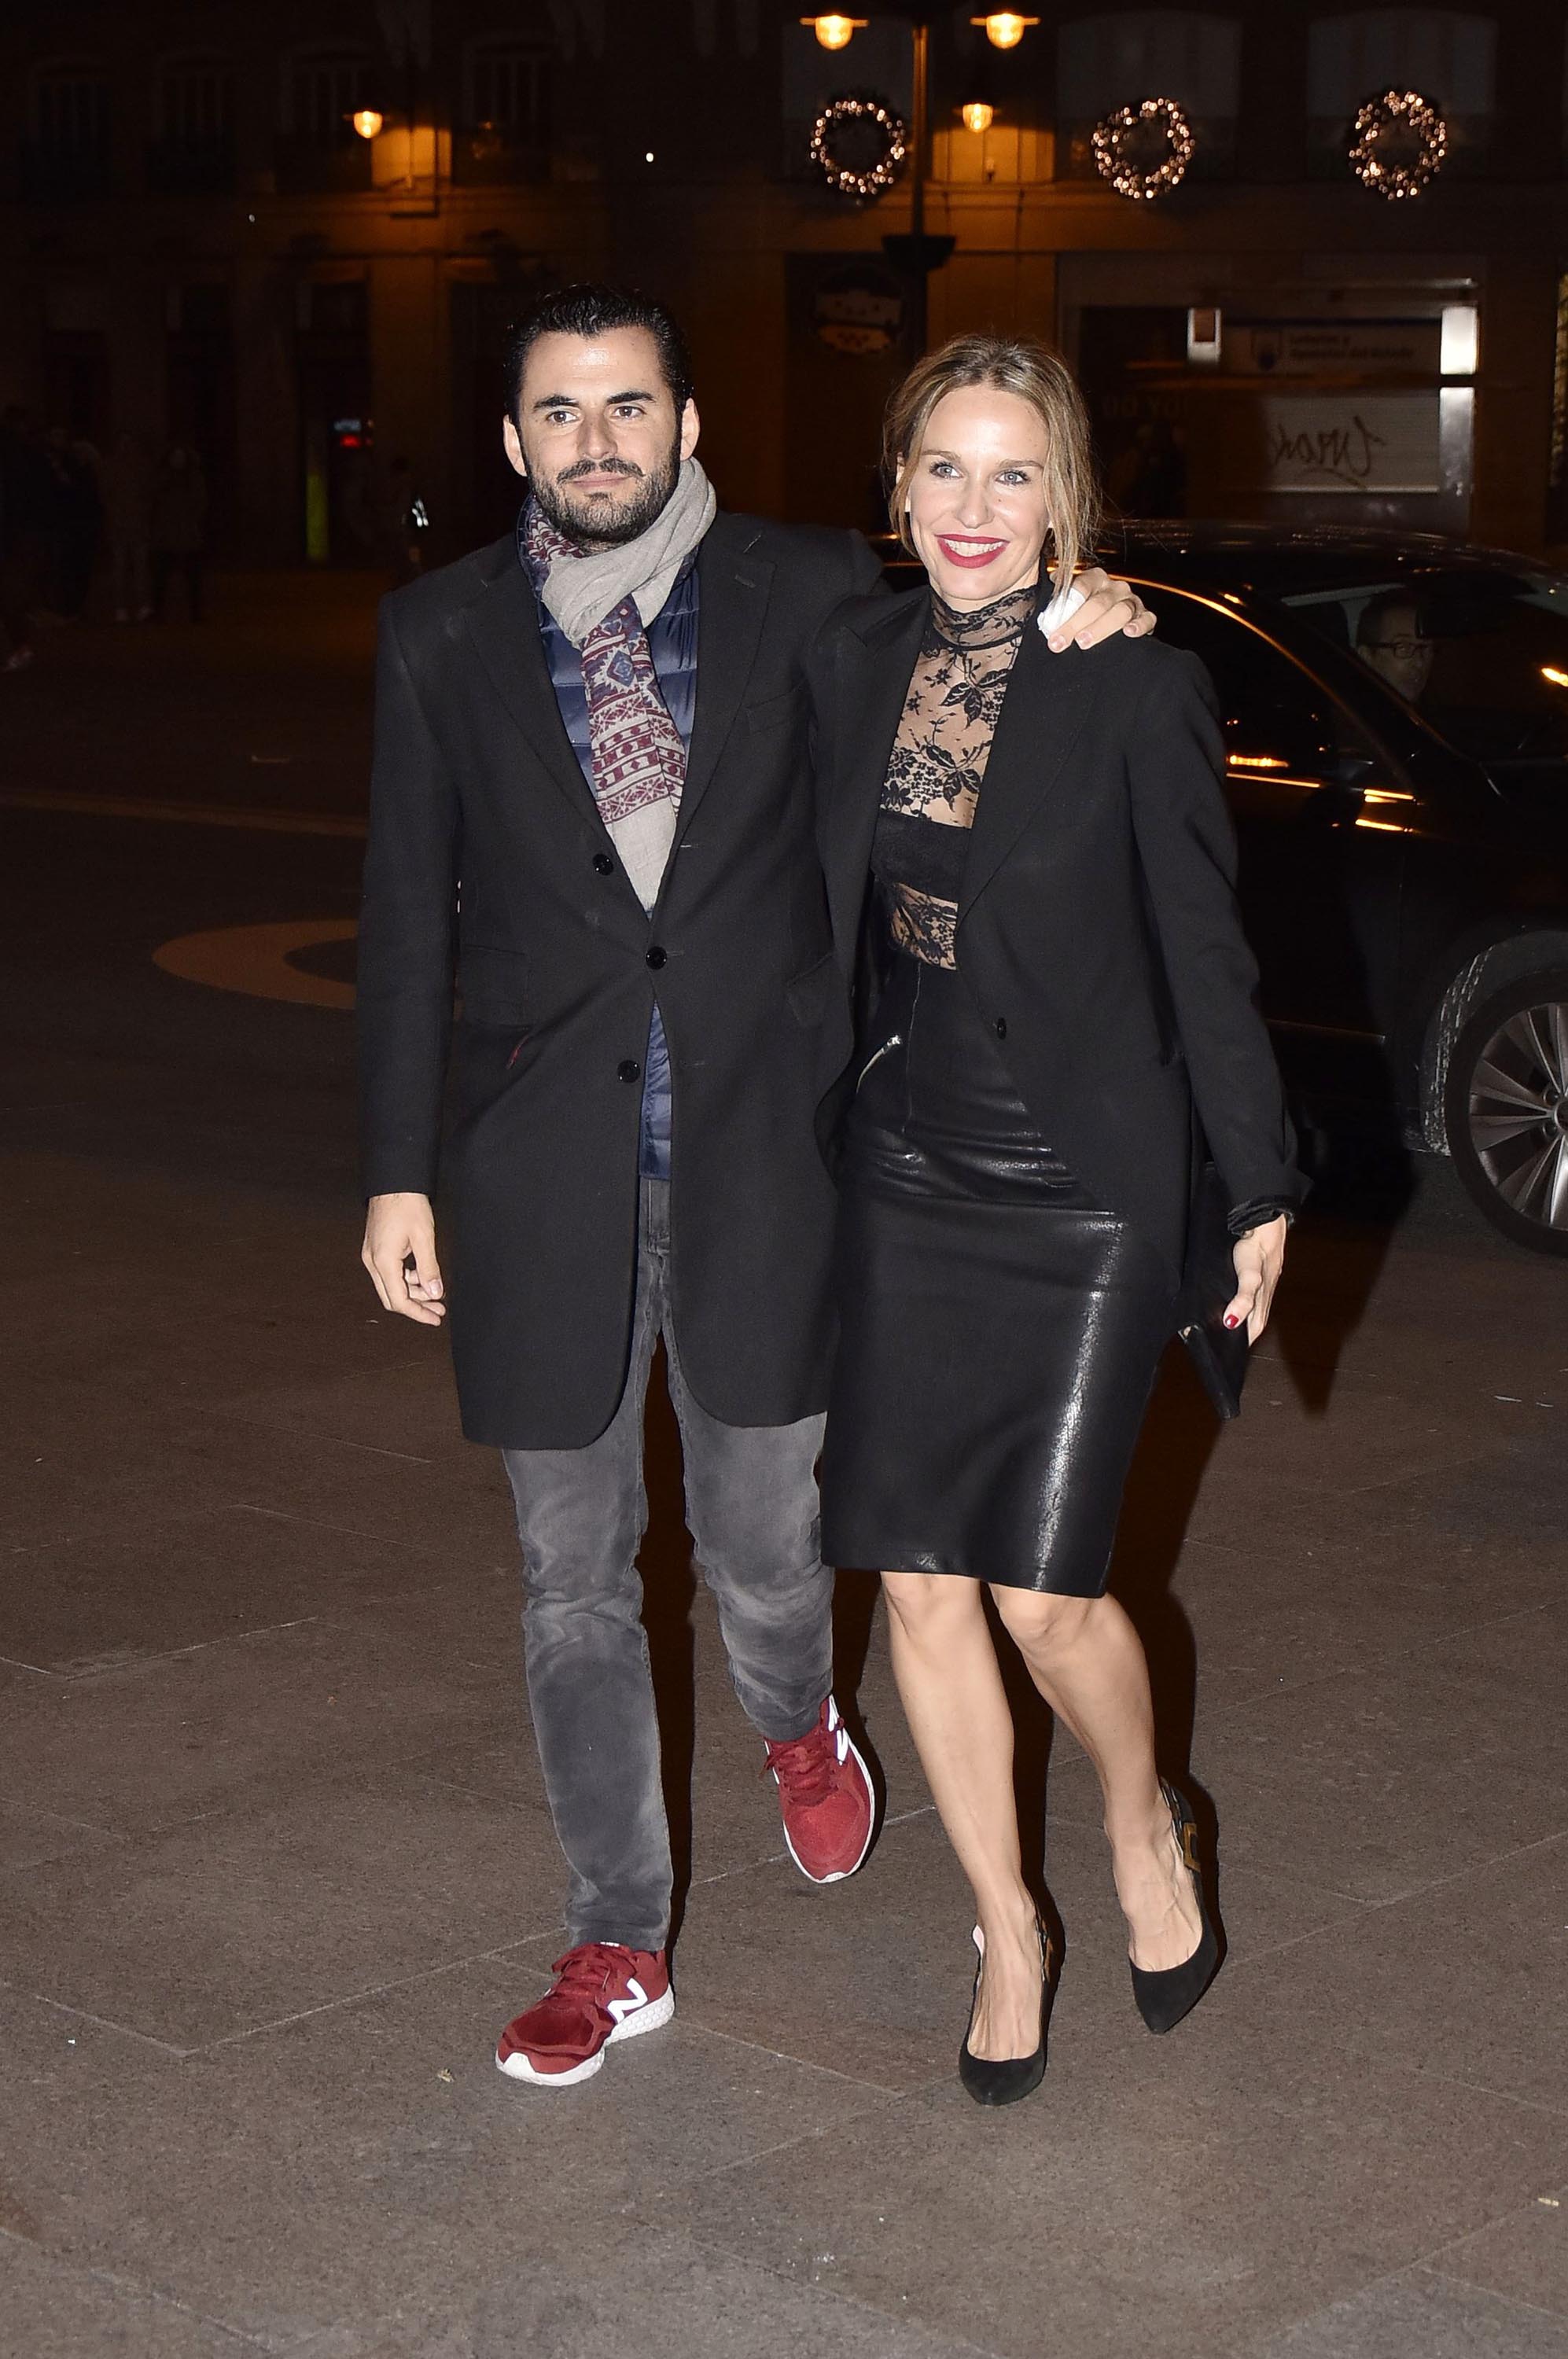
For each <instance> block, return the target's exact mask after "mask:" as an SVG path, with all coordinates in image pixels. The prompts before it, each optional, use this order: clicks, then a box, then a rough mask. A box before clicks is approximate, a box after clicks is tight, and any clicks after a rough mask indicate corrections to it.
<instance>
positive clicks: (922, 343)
mask: <svg viewBox="0 0 1568 2359" xmlns="http://www.w3.org/2000/svg"><path fill="white" fill-rule="evenodd" d="M913 36H914V45H915V57H914V68H915V71H914V91H913V103H912V105H911V107H910V110H909V111H910V114H912V116H913V118H914V121H913V124H912V126H911V136H912V137H913V141H914V155H913V157H912V158H911V162H912V165H913V168H914V186H913V189H912V190H911V192H910V197H909V234H910V238H911V241H912V250H913V252H914V255H915V256H916V261H915V267H914V272H913V280H914V310H913V314H912V316H911V319H910V321H909V326H910V329H911V332H912V342H913V343H914V348H915V352H914V356H915V358H916V359H917V360H919V358H920V354H921V353H923V352H924V351H925V348H926V332H927V324H928V312H929V304H928V298H929V295H930V292H931V279H930V273H929V269H928V267H927V264H926V259H925V234H926V115H927V112H928V107H929V103H930V96H931V92H930V88H929V84H928V80H927V77H928V74H929V71H930V64H931V27H929V26H927V25H916V26H915V27H913Z"/></svg>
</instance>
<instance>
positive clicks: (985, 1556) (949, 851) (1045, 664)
mask: <svg viewBox="0 0 1568 2359" xmlns="http://www.w3.org/2000/svg"><path fill="white" fill-rule="evenodd" d="M886 455H887V466H888V473H889V477H890V480H891V483H892V485H893V491H892V514H893V521H894V524H895V526H896V528H897V529H898V533H899V536H900V538H902V539H903V541H904V544H905V546H906V547H907V548H908V549H909V550H910V551H911V552H912V553H913V554H914V555H915V556H917V557H919V558H920V560H921V561H922V563H923V564H924V566H925V568H926V571H927V574H928V577H929V581H930V588H929V590H928V589H924V588H922V589H920V590H918V591H913V592H909V593H908V594H907V595H906V596H903V597H900V598H898V599H894V600H888V599H885V598H884V599H873V598H867V599H862V600H857V601H852V602H851V603H849V604H848V605H846V606H844V607H843V608H841V609H840V610H839V612H838V614H836V615H835V617H834V618H833V622H832V623H830V625H828V626H827V629H826V631H825V632H824V634H823V636H822V641H821V642H820V643H819V646H818V648H817V650H816V651H815V657H814V660H813V694H814V697H815V701H816V707H817V721H818V734H819V742H820V745H821V748H822V770H823V777H824V792H825V802H824V816H823V855H824V861H825V864H826V869H827V874H828V881H829V891H830V897H831V901H832V906H833V924H834V935H835V941H836V944H837V950H838V955H839V958H840V962H841V964H842V965H843V966H844V971H845V973H846V975H854V974H856V973H858V974H859V976H860V978H861V982H862V990H861V996H862V998H864V997H865V996H866V991H865V988H864V981H865V975H866V963H867V957H868V954H869V962H870V964H871V965H872V966H873V967H874V968H875V970H876V972H877V977H878V984H879V987H878V988H877V995H876V1002H875V1007H874V1012H873V1015H872V1016H871V1020H870V1022H869V1025H868V1026H866V1027H862V1038H861V1039H860V1041H859V1044H858V1046H857V1050H856V1055H855V1060H854V1062H853V1064H852V1065H851V1067H850V1069H849V1076H848V1082H847V1084H846V1085H845V1086H844V1088H843V1090H842V1094H844V1095H847V1093H848V1087H850V1086H853V1087H854V1090H855V1094H854V1096H853V1099H852V1100H851V1103H850V1106H849V1111H848V1114H847V1115H846V1116H845V1117H844V1121H843V1124H842V1130H841V1133H840V1136H839V1144H838V1154H839V1159H840V1182H841V1190H842V1250H841V1264H840V1267H841V1307H842V1322H843V1335H842V1343H841V1347H840V1355H839V1361H838V1367H837V1373H836V1375H835V1379H834V1385H833V1397H832V1403H831V1407H830V1409H829V1416H828V1429H827V1440H826V1444H825V1448H824V1453H823V1461H822V1490H823V1524H824V1539H823V1553H824V1555H825V1556H826V1557H827V1559H828V1560H829V1561H830V1562H838V1563H844V1564H865V1565H876V1566H879V1567H881V1568H883V1569H884V1570H883V1583H884V1587H885V1590H886V1593H887V1603H888V1608H889V1619H890V1625H891V1634H892V1648H893V1664H894V1669H895V1673H896V1676H897V1678H898V1689H899V1693H900V1695H901V1697H902V1699H903V1702H904V1707H905V1710H906V1712H907V1713H908V1715H909V1724H910V1728H911V1730H912V1732H913V1734H914V1737H915V1742H916V1744H917V1746H918V1747H919V1750H920V1758H921V1761H922V1764H923V1765H924V1767H925V1771H926V1775H927V1777H928V1779H929V1780H930V1784H931V1792H932V1795H933V1797H934V1799H935V1800H936V1804H937V1808H938V1810H940V1812H941V1814H942V1822H943V1824H944V1825H945V1827H946V1829H947V1832H948V1834H949V1836H950V1838H951V1839H952V1842H953V1847H954V1849H955V1850H956V1852H957V1854H958V1856H959V1859H960V1861H961V1863H962V1864H963V1866H964V1870H965V1872H966V1874H967V1875H968V1876H969V1879H970V1882H971V1884H972V1886H974V1891H975V1911H976V1916H977V1919H978V1923H977V1925H976V1927H975V1947H976V1949H977V1950H978V1951H979V1952H980V1964H979V1969H978V1972H977V1974H976V1978H975V1995H974V2002H973V2008H972V2014H971V2019H970V2025H969V2030H968V2033H967V2036H966V2038H965V2039H964V2044H963V2047H962V2049H961V2050H960V2077H961V2079H962V2080H963V2081H964V2085H965V2086H966V2087H967V2088H968V2089H969V2091H970V2093H971V2094H972V2095H974V2096H975V2098H977V2099H978V2100H979V2101H980V2102H981V2103H984V2104H1006V2103H1008V2102H1009V2101H1011V2100H1012V2099H1013V2098H1016V2097H1020V2096H1024V2095H1027V2094H1028V2093H1029V2091H1030V2090H1031V2089H1032V2088H1034V2087H1036V2086H1037V2085H1038V2084H1039V2082H1040V2076H1041V2074H1042V2073H1043V2071H1044V2064H1045V2057H1044V2030H1043V2025H1044V2013H1045V2009H1046V2007H1047V2006H1048V2005H1049V1983H1050V1962H1049V1958H1048V1954H1047V1944H1046V1940H1045V1936H1044V1933H1043V1930H1042V1929H1041V1928H1040V1924H1039V1922H1038V1919H1037V1916H1036V1912H1035V1907H1034V1903H1033V1901H1032V1899H1031V1898H1030V1896H1029V1890H1028V1888H1027V1886H1026V1885H1025V1882H1024V1878H1023V1875H1022V1872H1021V1867H1020V1861H1019V1843H1018V1821H1017V1815H1016V1810H1015V1805H1014V1799H1013V1788H1012V1754H1013V1732H1012V1723H1011V1719H1010V1715H1009V1712H1008V1709H1007V1702H1006V1699H1005V1696H1004V1692H1003V1688H1002V1681H1001V1675H1000V1669H999V1666H998V1664H997V1660H996V1652H995V1649H994V1647H993V1645H992V1641H991V1637H990V1635H989V1630H988V1625H987V1623H986V1619H985V1612H984V1608H983V1603H982V1592H983V1591H984V1590H985V1589H988V1590H989V1591H990V1593H991V1596H992V1598H993V1599H994V1601H995V1603H996V1611H997V1613H998V1614H999V1616H1000V1619H1001V1621H1002V1623H1003V1625H1004V1626H1005V1627H1006V1629H1007V1632H1008V1634H1009V1635H1010V1636H1011V1637H1012V1638H1013V1640H1014V1641H1015V1643H1016V1644H1017V1646H1018V1648H1019V1651H1020V1652H1021V1654H1022V1656H1023V1658H1024V1661H1025V1663H1026V1664H1027V1665H1028V1668H1029V1673H1030V1675H1031V1677H1032V1678H1033V1680H1034V1681H1035V1684H1036V1686H1037V1687H1038V1688H1039V1689H1040V1692H1041V1694H1042V1695H1043V1696H1044V1697H1045V1698H1046V1700H1047V1701H1048V1702H1049V1703H1050V1704H1051V1708H1052V1710H1053V1711H1055V1712H1058V1713H1059V1714H1060V1715H1061V1717H1062V1719H1063V1720H1064V1721H1065V1722H1066V1723H1067V1725H1068V1726H1069V1727H1070V1728H1071V1729H1072V1730H1073V1734H1074V1735H1075V1736H1076V1737H1077V1738H1078V1740H1079V1742H1080V1743H1081V1744H1082V1745H1083V1749H1084V1751H1085V1752H1086V1753H1087V1754H1088V1756H1089V1757H1090V1759H1091V1760H1092V1761H1093V1762H1094V1767H1095V1769H1096V1770H1097V1772H1098V1774H1099V1778H1100V1784H1101V1788H1102V1790H1103V1794H1104V1799H1105V1832H1106V1835H1107V1838H1108V1840H1109V1843H1110V1847H1111V1864H1112V1870H1113V1873H1114V1875H1115V1879H1116V1892H1117V1896H1118V1898H1119V1900H1120V1903H1121V1907H1122V1909H1123V1911H1124V1913H1125V1915H1126V1918H1127V1931H1128V1949H1129V1955H1130V1958H1131V1962H1132V1969H1133V1985H1134V1992H1135V1995H1136V1997H1137V2000H1138V2006H1139V2008H1140V2011H1141V2012H1142V2014H1143V2016H1144V2019H1145V2021H1146V2022H1147V2023H1148V2024H1149V2027H1150V2028H1151V2029H1153V2030H1166V2029H1169V2028H1170V2027H1171V2024H1173V2023H1175V2022H1177V2021H1179V2020H1180V2018H1181V2016H1182V2015H1184V2014H1185V2013H1186V2012H1187V2010H1188V2009H1189V2008H1190V2007H1191V2006H1192V2005H1194V2004H1195V2003H1196V2001H1197V1999H1198V1998H1199V1997H1200V1996H1201V1995H1202V1994H1203V1989H1204V1988H1205V1987H1206V1985H1207V1983H1208V1981H1209V1980H1210V1979H1211V1978H1212V1976H1213V1973H1214V1970H1215V1968H1216V1966H1217V1964H1218V1962H1219V1957H1218V1943H1217V1937H1216V1934H1215V1930H1214V1926H1213V1925H1212V1923H1211V1921H1210V1919H1209V1918H1208V1915H1207V1913H1206V1905H1205V1901H1204V1897H1203V1889H1202V1886H1201V1881H1200V1878H1199V1875H1197V1873H1196V1872H1195V1869H1196V1864H1197V1853H1196V1851H1195V1849H1194V1845H1195V1843H1196V1831H1195V1828H1194V1826H1193V1823H1192V1811H1191V1808H1190V1806H1189V1804H1188V1802H1187V1799H1186V1798H1185V1796H1184V1795H1183V1794H1182V1793H1181V1790H1180V1788H1177V1787H1175V1786H1173V1785H1171V1783H1170V1782H1169V1781H1163V1782H1162V1781H1161V1779H1160V1777H1159V1775H1158V1774H1157V1771H1156V1767H1155V1759H1154V1743H1153V1721H1152V1713H1151V1710H1150V1703H1149V1673H1148V1668H1147V1665H1146V1663H1145V1660H1144V1657H1143V1652H1142V1648H1141V1647H1140V1646H1139V1643H1138V1638H1137V1636H1136V1635H1135V1633H1134V1631H1133V1627H1132V1625H1131V1624H1130V1622H1129V1621H1128V1620H1127V1615H1126V1614H1124V1613H1123V1611H1122V1609H1121V1607H1120V1606H1119V1605H1118V1604H1117V1603H1116V1601H1115V1600H1114V1599H1112V1598H1110V1597H1108V1596H1107V1595H1106V1594H1105V1577H1106V1566H1107V1560H1108V1558H1109V1555H1110V1549H1111V1543H1112V1539H1113V1537H1114V1533H1115V1528H1116V1516H1117V1511H1118V1508H1119V1506H1120V1499H1121V1492H1122V1487H1123V1484H1124V1482H1125V1479H1126V1474H1127V1465H1128V1462H1129V1461H1130V1459H1131V1456H1132V1451H1133V1446H1134V1443H1135V1441H1136V1440H1137V1436H1138V1427H1139V1424H1140V1422H1141V1420H1142V1417H1143V1412H1144V1408H1145V1404H1146V1401H1147V1398H1148V1395H1149V1387H1150V1384H1151V1382H1152V1379H1153V1375H1154V1370H1155V1365H1156V1363H1157V1361H1158V1359H1159V1357H1160V1353H1161V1350H1162V1348H1163V1346H1164V1344H1165V1343H1166V1341H1167V1339H1168V1337H1169V1336H1170V1334H1171V1330H1172V1325H1173V1306H1174V1300H1175V1297H1176V1293H1177V1289H1178V1285H1179V1281H1180V1277H1181V1268H1182V1261H1183V1253H1184V1248H1185V1244H1186V1232H1187V1226H1188V1211H1189V1205H1190V1202H1191V1200H1192V1186H1193V1175H1194V1172H1195V1170H1196V1169H1198V1168H1200V1166H1199V1164H1198V1160H1197V1156H1196V1153H1195V1149H1194V1139H1195V1137H1196V1135H1197V1132H1196V1126H1195V1124H1194V1111H1195V1114H1196V1117H1197V1124H1199V1125H1201V1128H1202V1132H1203V1135H1204V1136H1206V1139H1207V1142H1208V1147H1209V1152H1210V1153H1211V1154H1212V1156H1213V1158H1214V1161H1215V1163H1216V1165H1217V1167H1218V1170H1219V1174H1220V1177H1221V1180H1222V1181H1223V1183H1224V1186H1225V1190H1227V1192H1228V1200H1229V1201H1230V1203H1231V1204H1232V1205H1233V1206H1234V1207H1235V1210H1234V1212H1233V1213H1232V1215H1231V1221H1230V1227H1231V1230H1232V1233H1233V1234H1234V1235H1235V1238H1236V1245H1235V1266H1236V1292H1235V1297H1234V1299H1233V1300H1232V1301H1231V1302H1230V1304H1229V1306H1228V1308H1227V1310H1225V1323H1226V1324H1227V1326H1231V1327H1235V1326H1237V1325H1239V1324H1240V1323H1241V1322H1242V1321H1246V1323H1247V1332H1248V1334H1249V1336H1250V1337H1251V1338H1253V1339H1256V1338H1257V1337H1258V1335H1259V1334H1261V1333H1262V1332H1263V1327H1264V1323H1265V1321H1266V1320H1267V1319H1268V1316H1269V1303H1270V1301H1271V1299H1272V1296H1273V1292H1274V1288H1275V1286H1276V1284H1277V1282H1278V1279H1279V1270H1280V1266H1281V1263H1282V1260H1283V1255H1284V1242H1285V1232H1286V1227H1287V1224H1288V1220H1289V1216H1290V1207H1291V1206H1292V1204H1293V1202H1294V1201H1295V1200H1296V1197H1297V1195H1298V1193H1299V1181H1298V1178H1297V1174H1296V1172H1295V1170H1294V1169H1293V1164H1292V1152H1293V1141H1292V1137H1291V1134H1290V1125H1289V1123H1288V1121H1287V1119H1286V1115H1285V1111H1284V1106H1283V1103H1282V1099H1281V1095H1280V1090H1279V1078H1278V1075H1277V1073H1276V1071H1275V1068H1274V1063H1273V1059H1272V1056H1271V1054H1270V1051H1269V1044H1268V1038H1267V1036H1266V1034H1265V1032H1264V1028H1263V1026H1262V1023H1261V1021H1260V1019H1259V1017H1258V1014H1257V1012H1256V1008H1255V1006H1254V998H1253V993H1254V986H1255V983H1256V970H1255V968H1254V966H1253V962H1252V960H1251V957H1250V955H1249V953H1248V951H1247V946H1246V943H1245V941H1244V940H1243V938H1242V935H1241V931H1240V928H1239V925H1238V922H1237V919H1236V908H1235V902H1234V897H1233V893H1232V872H1233V860H1234V847H1233V840H1232V835H1231V830H1230V825H1229V821H1228V819H1227V816H1226V812H1225V802H1224V799H1223V796H1222V792H1221V788H1220V770H1221V766H1222V761H1223V755H1222V749H1221V745H1220V738H1219V733H1218V731H1217V729H1216V727H1215V725H1214V719H1213V714H1212V708H1211V702H1210V698H1209V694H1208V692H1207V683H1206V676H1205V675H1204V674H1203V669H1202V667H1201V666H1200V665H1199V664H1198V663H1197V662H1196V661H1195V660H1194V659H1193V658H1192V657H1190V656H1186V655H1183V654H1181V653H1180V652H1179V651H1177V650H1174V649H1171V648H1169V647H1161V646H1160V645H1159V644H1158V643H1157V642H1155V641H1154V640H1137V641H1135V640H1130V639H1113V640H1111V641H1109V642H1108V643H1107V644H1106V645H1105V646H1104V647H1100V648H1098V649H1096V651H1095V655H1094V660H1093V661H1092V662H1088V661H1083V660H1081V659H1080V660H1076V661H1075V660H1074V659H1073V657H1071V656H1069V657H1067V658H1062V656H1057V655H1048V653H1047V651H1046V648H1045V645H1044V642H1043V639H1042V637H1041V633H1042V631H1044V630H1045V629H1046V628H1048V627H1054V626H1055V625H1056V624H1057V623H1058V622H1059V621H1060V619H1062V614H1063V613H1064V611H1065V610H1066V609H1067V608H1068V607H1069V605H1070V603H1072V600H1073V593H1072V592H1071V589H1070V586H1069V585H1070V584H1071V582H1072V577H1073V568H1074V565H1075V564H1076V562H1077V560H1078V558H1079V556H1080V554H1081V553H1082V552H1084V551H1085V550H1086V549H1088V547H1089V546H1090V543H1091V538H1092V533H1093V527H1094V511H1095V499H1094V484H1093V477H1092V473H1091V466H1090V458H1089V438H1088V427H1087V420H1086V419H1085V416H1084V411H1083V403H1082V400H1081V398H1080V397H1079V394H1078V391H1077V388H1076V386H1074V385H1073V380H1072V378H1071V376H1070V375H1068V373H1067V371H1066V369H1065V368H1064V367H1063V365H1062V363H1061V362H1060V361H1059V360H1057V359H1055V358H1054V357H1053V356H1052V355H1051V354H1050V353H1047V352H1045V351H1044V350H1043V349H1041V348H1040V347H1039V346H1036V345H1032V344H1028V343H1015V342H1003V341H1000V340H997V339H995V338H990V337H979V336H970V337H962V338H959V339H958V340H957V341H956V342H953V343H950V344H948V345H946V346H945V347H944V348H943V349H942V351H941V352H938V353H933V354H931V355H930V356H929V357H928V358H927V359H925V360H923V361H922V362H920V364H919V365H918V366H917V367H916V368H915V369H914V371H913V372H912V374H911V375H909V378H908V379H907V380H906V382H905V383H904V385H903V386H901V387H900V388H899V390H898V393H897V394H896V395H895V396H894V398H893V401H892V404H891V407H890V410H889V417H888V427H887V453H886ZM1048 561H1053V562H1054V570H1055V571H1054V584H1055V590H1056V595H1055V597H1054V599H1053V598H1052V597H1051V590H1052V582H1051V575H1050V574H1049V573H1048V571H1047V564H1048ZM1037 625H1038V627H1037ZM868 886H869V890H868ZM857 962H858V963H857Z"/></svg>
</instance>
